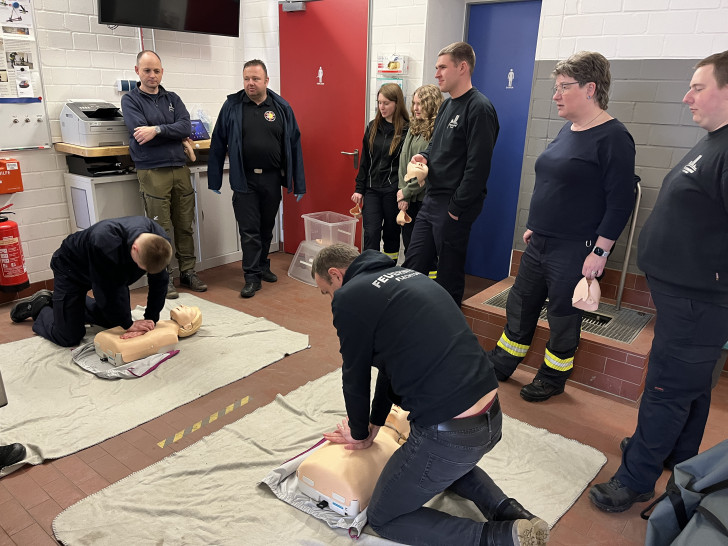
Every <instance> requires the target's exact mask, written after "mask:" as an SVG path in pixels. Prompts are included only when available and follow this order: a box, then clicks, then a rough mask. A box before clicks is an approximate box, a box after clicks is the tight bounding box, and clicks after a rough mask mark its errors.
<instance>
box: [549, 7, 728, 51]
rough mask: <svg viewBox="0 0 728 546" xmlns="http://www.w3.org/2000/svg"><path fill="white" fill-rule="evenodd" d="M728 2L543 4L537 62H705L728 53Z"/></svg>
mask: <svg viewBox="0 0 728 546" xmlns="http://www.w3.org/2000/svg"><path fill="white" fill-rule="evenodd" d="M727 24H728V0H567V1H564V0H543V4H542V7H541V27H540V28H541V31H540V34H539V39H538V45H537V48H536V59H537V60H541V59H543V60H546V59H548V60H552V59H561V58H564V57H568V56H569V55H571V54H572V53H575V52H576V51H579V50H582V49H589V50H595V51H600V52H601V53H603V54H604V55H605V56H607V57H608V58H610V59H662V58H678V59H691V58H696V57H697V58H701V57H706V56H708V55H710V54H711V53H715V52H718V51H723V50H725V49H726V44H727V43H728V37H727V36H726V34H727V33H726V29H727V28H728V26H726V25H727Z"/></svg>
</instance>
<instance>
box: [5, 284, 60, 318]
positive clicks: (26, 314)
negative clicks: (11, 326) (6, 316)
mask: <svg viewBox="0 0 728 546" xmlns="http://www.w3.org/2000/svg"><path fill="white" fill-rule="evenodd" d="M47 305H51V306H52V305H53V292H51V291H50V290H39V291H38V292H36V293H35V294H33V295H32V296H28V297H27V298H22V299H19V300H18V301H17V303H16V304H15V305H13V308H12V309H11V310H10V319H11V320H12V321H13V322H23V321H24V320H25V319H29V318H32V319H33V320H35V319H36V318H38V314H40V310H41V309H43V308H44V307H46V306H47Z"/></svg>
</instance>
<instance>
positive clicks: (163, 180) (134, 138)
mask: <svg viewBox="0 0 728 546" xmlns="http://www.w3.org/2000/svg"><path fill="white" fill-rule="evenodd" d="M134 70H135V71H136V73H137V75H138V76H139V80H140V82H139V84H138V85H137V86H136V87H135V88H133V89H132V90H131V91H129V93H127V94H126V95H124V96H123V97H122V98H121V108H122V110H123V112H124V123H126V126H127V127H128V129H129V134H130V139H129V154H130V155H131V158H132V159H133V160H134V166H135V167H136V171H137V176H138V177H139V187H140V189H141V192H142V196H143V197H144V210H145V211H146V214H147V216H148V217H149V218H153V219H154V220H156V221H157V222H159V225H161V226H162V227H163V228H164V230H165V231H166V232H167V236H168V237H169V238H170V239H171V238H172V231H173V230H174V246H175V248H176V257H177V264H178V265H179V272H180V277H179V282H180V285H181V286H186V287H187V288H189V289H190V290H193V291H195V292H204V291H205V290H207V285H206V284H205V283H203V282H202V281H201V280H200V278H199V277H198V276H197V273H196V272H195V263H196V259H195V243H194V236H193V230H192V223H193V221H194V219H195V191H194V189H193V188H192V182H191V181H190V169H189V168H188V167H187V164H186V162H187V160H186V157H185V153H184V151H183V146H182V142H183V141H185V140H187V139H188V138H189V136H190V131H191V126H190V115H189V113H188V112H187V108H185V104H184V103H183V102H182V99H180V98H179V96H178V95H177V94H176V93H173V92H172V91H167V90H166V89H165V88H164V87H162V74H164V69H163V68H162V61H161V60H160V58H159V55H157V54H156V53H155V52H154V51H149V50H144V51H142V52H141V53H139V54H138V55H137V64H136V66H135V67H134ZM167 297H168V298H170V299H174V298H177V297H179V294H178V293H177V289H176V288H175V286H174V281H173V278H172V276H171V275H170V277H169V284H168V286H167Z"/></svg>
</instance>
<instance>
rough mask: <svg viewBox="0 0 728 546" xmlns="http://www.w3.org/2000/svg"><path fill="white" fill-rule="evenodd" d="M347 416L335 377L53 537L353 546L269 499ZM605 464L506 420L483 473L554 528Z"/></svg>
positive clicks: (114, 489) (448, 502) (100, 504)
mask: <svg viewBox="0 0 728 546" xmlns="http://www.w3.org/2000/svg"><path fill="white" fill-rule="evenodd" d="M505 409H506V411H507V408H505ZM344 413H345V411H344V401H343V397H342V394H341V372H339V371H335V372H332V373H330V374H328V375H326V376H324V377H322V378H321V379H318V380H316V381H313V382H311V383H307V384H306V385H304V386H302V387H300V388H298V389H296V390H295V391H293V392H292V393H290V394H289V395H287V396H280V395H279V396H278V397H277V398H276V400H275V401H274V402H272V403H270V404H268V405H267V406H264V407H262V408H260V409H257V410H256V411H254V412H253V413H251V414H249V415H247V416H245V417H243V418H242V419H240V420H239V421H236V422H235V423H232V424H229V425H227V426H225V427H224V428H222V429H221V430H219V431H217V432H214V433H212V434H210V435H209V436H206V437H204V438H202V439H201V440H200V441H199V442H197V443H195V444H194V445H192V446H190V447H188V448H186V449H184V450H182V451H180V452H178V453H175V454H173V455H171V456H169V457H167V458H165V459H163V460H162V461H160V462H158V463H156V464H154V465H152V466H150V467H148V468H146V469H144V470H141V471H139V472H136V473H135V474H132V475H131V476H128V477H127V478H124V479H122V480H121V481H119V482H117V483H115V484H112V485H110V486H109V487H107V488H106V489H103V490H101V491H99V492H98V493H96V494H94V495H91V496H90V497H88V498H86V499H84V500H82V501H79V502H78V503H76V504H74V505H73V506H71V507H69V508H68V509H66V510H65V511H64V512H62V513H61V514H59V515H58V516H57V517H56V519H55V520H54V522H53V532H54V533H55V536H56V538H57V539H58V540H60V541H62V542H63V543H64V544H66V545H75V544H79V545H80V544H91V543H93V544H94V545H95V546H101V545H110V546H111V545H116V544H118V543H119V541H124V542H125V543H127V544H216V545H228V544H229V545H231V546H232V545H239V544H266V545H278V544H280V545H284V544H285V545H290V544H305V545H314V544H327V545H329V544H340V545H342V546H345V545H346V546H351V545H352V544H353V543H352V540H351V539H350V538H349V535H348V532H347V530H346V529H332V528H330V527H329V526H328V525H327V524H326V523H325V522H324V521H322V520H319V519H316V518H314V517H313V516H311V515H309V514H307V513H304V512H302V511H300V510H298V509H296V508H294V507H293V506H290V505H288V504H286V503H285V502H282V501H281V500H279V499H278V498H277V497H276V496H275V495H274V494H273V493H272V492H271V489H270V487H273V489H275V490H276V494H278V495H280V496H286V492H285V491H283V490H281V489H280V483H276V482H278V480H271V479H270V474H271V471H272V470H274V469H276V468H277V467H279V466H280V465H281V464H282V463H283V461H286V460H288V459H291V458H292V457H294V456H296V455H298V454H299V453H302V452H303V451H304V450H306V449H308V448H309V447H311V446H312V445H314V444H315V443H316V442H317V441H318V440H320V439H321V433H322V432H324V431H328V430H332V429H333V428H334V427H335V425H336V423H338V422H339V421H340V420H341V417H343V415H344ZM605 462H606V457H605V456H604V455H603V454H602V453H600V452H599V451H597V450H596V449H594V448H592V447H589V446H586V445H583V444H580V443H579V442H576V441H574V440H570V439H567V438H564V437H562V436H558V435H556V434H551V433H550V432H548V431H546V430H543V429H537V428H534V427H532V426H530V425H528V424H525V423H522V422H519V421H517V420H515V419H510V418H505V419H504V423H503V439H502V440H501V442H500V443H499V444H498V445H497V446H496V447H495V449H493V451H491V452H490V453H489V454H488V455H486V457H484V458H483V460H482V461H481V463H480V464H481V466H482V467H483V468H485V469H486V470H487V472H488V473H489V474H490V475H491V476H492V477H493V478H494V479H495V481H496V482H497V483H498V484H499V485H500V486H501V487H502V488H503V489H504V491H505V492H506V493H507V494H508V495H510V496H513V497H516V498H517V499H518V500H519V501H520V502H522V503H523V504H524V505H525V506H526V507H527V508H528V509H529V510H531V511H532V512H534V513H536V514H538V515H539V516H541V517H542V518H544V519H545V520H546V521H547V522H548V523H549V524H550V525H553V524H554V523H556V521H557V520H558V519H559V518H560V517H561V516H562V515H563V514H564V513H565V512H566V510H568V509H569V507H570V506H571V505H572V504H573V503H574V502H575V501H576V499H577V498H578V497H579V495H580V494H581V493H582V492H583V491H584V489H585V488H586V486H587V485H588V484H589V482H590V481H591V480H592V479H593V478H594V476H596V474H597V472H599V469H601V467H602V466H603V465H604V463H605ZM281 474H283V473H281ZM267 475H268V476H269V478H268V479H266V480H265V482H266V485H263V484H261V481H262V480H264V479H265V478H266V476H267ZM294 476H295V474H294ZM554 484H558V485H554ZM289 485H290V484H289ZM294 495H295V494H294ZM302 502H305V499H304V500H302ZM431 506H433V507H435V508H438V509H442V510H445V511H447V512H449V513H452V514H457V515H461V516H464V517H472V518H479V519H480V520H482V516H481V515H480V514H479V513H478V512H477V510H476V509H475V507H474V506H473V505H472V504H471V503H469V502H467V501H464V500H462V499H459V498H457V497H456V496H454V495H440V496H438V497H436V498H435V499H434V500H433V501H432V503H431ZM369 533H371V530H370V528H369V527H365V528H364V534H363V535H362V536H361V538H360V539H359V540H358V541H357V543H356V544H358V545H359V544H361V545H381V544H387V545H390V544H392V543H391V542H389V541H386V540H384V539H381V538H379V537H376V536H373V535H371V534H369Z"/></svg>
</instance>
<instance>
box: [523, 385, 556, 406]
mask: <svg viewBox="0 0 728 546" xmlns="http://www.w3.org/2000/svg"><path fill="white" fill-rule="evenodd" d="M562 392H564V387H563V386H561V387H557V386H556V385H552V384H551V383H546V382H545V381H541V380H540V379H534V380H533V381H532V382H531V383H529V384H528V385H526V386H525V387H523V388H522V389H521V398H523V399H524V400H525V401H526V402H543V401H545V400H548V399H549V398H551V397H552V396H555V395H557V394H561V393H562Z"/></svg>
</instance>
